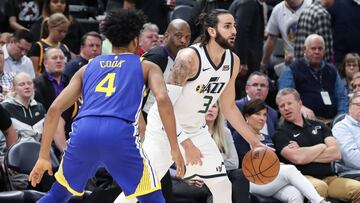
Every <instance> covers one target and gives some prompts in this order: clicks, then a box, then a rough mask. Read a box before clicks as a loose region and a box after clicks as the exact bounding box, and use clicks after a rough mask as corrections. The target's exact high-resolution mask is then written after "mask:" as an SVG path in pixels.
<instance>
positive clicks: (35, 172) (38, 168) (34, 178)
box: [29, 158, 53, 187]
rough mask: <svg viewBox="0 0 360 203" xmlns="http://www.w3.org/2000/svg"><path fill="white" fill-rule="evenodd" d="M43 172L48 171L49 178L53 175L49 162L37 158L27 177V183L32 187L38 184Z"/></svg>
mask: <svg viewBox="0 0 360 203" xmlns="http://www.w3.org/2000/svg"><path fill="white" fill-rule="evenodd" d="M45 171H48V174H49V175H50V176H52V175H53V172H52V165H51V161H50V160H49V159H44V158H39V159H38V160H37V162H36V164H35V166H34V168H33V169H32V171H31V173H30V175H29V181H30V182H31V185H32V186H33V187H35V186H36V185H37V184H39V183H40V181H41V179H42V177H43V175H44V172H45Z"/></svg>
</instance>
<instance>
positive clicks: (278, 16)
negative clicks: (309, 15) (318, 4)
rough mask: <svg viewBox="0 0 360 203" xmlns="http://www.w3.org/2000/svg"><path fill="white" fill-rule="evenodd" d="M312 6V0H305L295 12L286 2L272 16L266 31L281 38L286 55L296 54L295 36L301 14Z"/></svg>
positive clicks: (278, 5) (275, 9)
mask: <svg viewBox="0 0 360 203" xmlns="http://www.w3.org/2000/svg"><path fill="white" fill-rule="evenodd" d="M310 4H311V0H304V2H303V4H302V5H301V7H300V8H298V9H297V10H296V11H295V12H294V11H293V10H292V9H290V8H288V7H287V6H286V4H285V1H282V2H281V3H279V4H277V5H276V6H275V7H274V9H273V11H272V13H271V16H270V19H269V22H268V24H267V26H266V29H265V31H266V32H267V33H270V34H272V35H275V36H279V35H280V36H281V37H282V38H283V40H284V42H285V47H284V49H285V55H286V53H294V44H295V34H296V29H297V21H298V19H299V17H300V14H301V12H303V11H304V9H305V8H306V7H308V6H309V5H310Z"/></svg>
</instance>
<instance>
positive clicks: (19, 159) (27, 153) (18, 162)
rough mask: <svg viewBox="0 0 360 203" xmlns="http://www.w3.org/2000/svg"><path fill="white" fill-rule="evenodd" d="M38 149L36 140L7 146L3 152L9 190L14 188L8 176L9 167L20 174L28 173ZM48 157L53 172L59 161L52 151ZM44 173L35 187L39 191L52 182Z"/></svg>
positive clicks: (44, 189)
mask: <svg viewBox="0 0 360 203" xmlns="http://www.w3.org/2000/svg"><path fill="white" fill-rule="evenodd" d="M39 151H40V143H37V142H19V143H16V144H14V145H12V146H11V147H10V148H9V150H8V151H7V153H6V154H5V160H4V166H5V173H6V176H7V180H8V189H9V190H13V189H14V188H13V186H12V184H11V181H10V179H11V177H9V169H11V170H12V171H15V172H18V173H22V174H30V172H31V170H32V168H33V167H34V165H35V163H36V161H37V159H38V157H39ZM50 159H51V162H52V167H53V172H55V171H57V169H58V168H59V162H58V160H57V158H56V156H55V154H54V153H53V152H52V151H51V153H50ZM45 174H46V175H44V176H43V180H42V181H41V182H40V184H39V186H37V187H36V188H35V189H36V190H38V191H41V192H46V191H48V190H49V189H50V187H51V185H52V183H53V182H54V178H53V177H50V176H48V175H47V173H45ZM29 189H32V188H29Z"/></svg>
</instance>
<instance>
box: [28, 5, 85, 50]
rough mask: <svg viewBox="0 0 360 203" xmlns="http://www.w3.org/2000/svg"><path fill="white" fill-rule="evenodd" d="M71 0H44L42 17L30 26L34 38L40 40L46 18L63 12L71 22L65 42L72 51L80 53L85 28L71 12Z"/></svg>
mask: <svg viewBox="0 0 360 203" xmlns="http://www.w3.org/2000/svg"><path fill="white" fill-rule="evenodd" d="M69 2H70V0H43V7H42V13H41V17H40V18H39V19H38V20H37V21H36V22H34V23H33V25H32V26H31V27H30V31H31V33H33V35H34V40H35V41H39V40H40V39H41V38H43V37H41V30H42V28H41V27H42V24H43V21H44V19H46V18H49V17H50V16H51V15H52V14H54V13H62V14H64V15H65V16H66V18H67V19H68V20H69V22H70V26H69V29H68V32H67V33H66V36H65V38H64V39H63V41H62V42H63V43H64V44H66V45H68V46H69V49H70V51H71V52H73V53H75V54H79V51H80V40H81V37H82V36H83V35H84V29H83V27H82V26H81V24H80V23H79V22H78V21H77V20H76V19H75V18H74V17H73V16H71V14H70V12H69Z"/></svg>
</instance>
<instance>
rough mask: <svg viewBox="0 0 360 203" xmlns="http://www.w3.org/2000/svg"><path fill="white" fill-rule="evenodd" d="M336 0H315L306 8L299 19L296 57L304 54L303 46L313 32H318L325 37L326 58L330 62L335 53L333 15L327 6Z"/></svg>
mask: <svg viewBox="0 0 360 203" xmlns="http://www.w3.org/2000/svg"><path fill="white" fill-rule="evenodd" d="M334 2H335V0H314V2H313V3H312V4H311V5H310V6H309V7H308V8H307V9H305V10H304V11H303V12H302V13H301V15H300V17H299V20H298V25H297V30H296V36H295V57H296V58H301V57H302V56H303V53H302V46H303V44H304V41H305V39H306V38H307V37H308V36H309V35H311V34H318V35H320V36H322V37H323V38H324V49H325V50H324V60H325V61H327V62H330V60H331V58H332V54H333V38H332V31H331V16H330V14H329V13H328V11H327V10H326V8H329V7H331V6H332V5H333V4H334Z"/></svg>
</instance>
